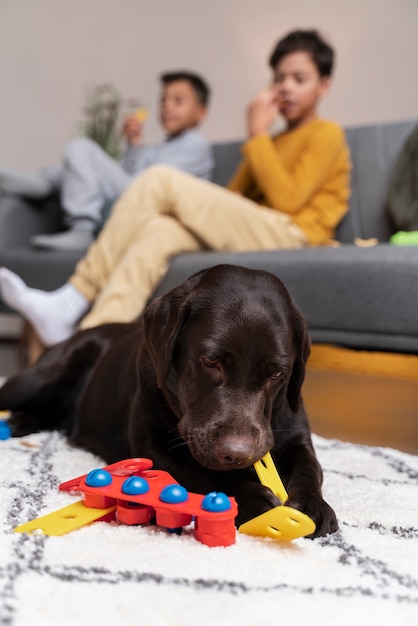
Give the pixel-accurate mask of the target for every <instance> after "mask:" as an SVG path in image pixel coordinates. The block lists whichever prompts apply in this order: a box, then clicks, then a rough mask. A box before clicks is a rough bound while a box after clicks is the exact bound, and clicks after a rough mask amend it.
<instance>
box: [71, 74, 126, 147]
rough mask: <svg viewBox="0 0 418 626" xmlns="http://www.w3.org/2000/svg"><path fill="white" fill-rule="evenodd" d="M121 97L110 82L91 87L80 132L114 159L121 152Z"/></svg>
mask: <svg viewBox="0 0 418 626" xmlns="http://www.w3.org/2000/svg"><path fill="white" fill-rule="evenodd" d="M122 106H123V98H122V96H121V94H120V93H119V91H118V90H117V89H116V87H114V86H113V85H112V84H111V83H102V84H100V85H96V86H95V87H93V88H92V89H91V90H90V92H89V93H88V94H87V104H86V106H85V108H84V114H85V119H84V121H83V122H82V125H81V132H82V133H83V134H84V135H85V136H86V137H89V138H90V139H93V140H94V141H96V142H97V143H98V144H99V146H101V147H102V148H103V150H104V151H105V152H107V153H108V154H109V155H110V156H111V157H113V158H114V159H118V158H119V156H120V153H121V134H120V116H121V111H122Z"/></svg>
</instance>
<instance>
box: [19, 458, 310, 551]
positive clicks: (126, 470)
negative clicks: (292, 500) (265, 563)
mask: <svg viewBox="0 0 418 626" xmlns="http://www.w3.org/2000/svg"><path fill="white" fill-rule="evenodd" d="M254 468H255V470H256V472H257V475H258V477H259V479H260V481H261V483H262V484H263V485H265V486H267V487H269V488H270V489H271V490H272V491H273V493H275V494H276V495H277V496H278V497H279V498H280V500H281V501H282V502H285V501H286V500H287V492H286V489H285V487H284V485H283V483H282V481H281V479H280V476H279V474H278V473H277V470H276V468H275V466H274V463H273V460H272V458H271V455H270V454H267V455H266V456H265V457H263V458H262V459H261V460H260V461H257V463H255V464H254ZM59 489H60V491H66V492H69V493H76V492H77V493H79V492H81V493H82V494H83V495H84V500H79V501H78V502H75V503H74V504H70V505H69V506H66V507H64V508H62V509H59V510H58V511H55V512H53V513H50V514H49V515H44V516H43V517H39V518H37V519H35V520H32V521H30V522H27V523H25V524H22V525H21V526H18V527H17V528H15V532H27V533H34V534H36V533H40V534H45V535H54V536H60V535H64V534H66V533H68V532H71V531H72V530H76V529H78V528H81V527H83V526H86V525H87V524H90V523H92V522H94V521H106V522H109V521H113V520H115V519H116V520H117V521H118V522H119V523H123V524H129V525H140V524H147V523H149V522H150V521H151V520H153V519H154V518H155V521H156V523H157V524H158V525H160V526H163V527H165V528H166V529H167V530H169V531H170V532H180V531H181V529H182V527H183V526H187V525H189V524H190V523H191V522H192V521H193V520H194V536H195V538H196V539H197V541H200V542H201V543H204V544H206V545H208V546H229V545H232V544H233V543H235V525H234V520H235V517H236V515H237V512H238V509H237V505H236V502H235V499H234V498H229V497H228V496H226V495H225V494H224V493H221V492H215V491H213V492H210V493H208V494H207V495H206V496H202V495H198V494H194V493H190V492H188V491H187V490H186V489H185V488H184V487H182V486H181V485H179V484H178V483H177V482H176V481H175V480H174V479H173V478H172V476H171V475H170V474H168V473H167V472H163V471H161V470H154V469H152V461H151V460H150V459H142V458H134V459H127V460H125V461H120V462H118V463H114V464H113V465H108V466H106V467H103V468H99V469H94V470H92V471H91V472H89V474H85V475H83V476H78V477H77V478H73V479H71V480H69V481H66V482H64V483H61V484H60V486H59ZM314 530H315V523H314V522H313V521H312V520H311V519H310V518H309V517H308V516H307V515H305V514H304V513H301V512H300V511H297V510H296V509H293V508H290V507H287V506H283V505H281V506H277V507H275V508H273V509H270V510H269V511H267V512H265V513H263V514H261V515H259V516H257V517H255V518H253V519H252V520H249V521H248V522H246V523H245V524H242V525H241V526H240V527H239V532H241V533H245V534H250V535H258V536H263V537H270V538H272V539H275V540H279V541H291V540H293V539H296V538H298V537H304V536H306V535H310V534H311V533H313V532H314Z"/></svg>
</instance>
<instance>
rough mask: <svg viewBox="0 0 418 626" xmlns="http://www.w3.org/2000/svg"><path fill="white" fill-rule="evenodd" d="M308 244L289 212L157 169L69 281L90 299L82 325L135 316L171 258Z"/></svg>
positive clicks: (115, 214)
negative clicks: (210, 252)
mask: <svg viewBox="0 0 418 626" xmlns="http://www.w3.org/2000/svg"><path fill="white" fill-rule="evenodd" d="M306 245H308V244H307V239H306V236H305V234H304V233H303V232H302V230H301V229H300V228H299V227H298V226H296V225H295V224H294V223H293V222H292V221H291V219H290V218H289V216H288V215H286V214H283V213H279V212H277V211H274V210H272V209H268V208H264V207H260V206H259V205H257V204H255V203H254V202H252V201H251V200H247V199H246V198H243V197H242V196H240V195H239V194H236V193H234V192H231V191H229V190H227V189H225V188H223V187H220V186H218V185H215V184H213V183H210V182H207V181H204V180H202V179H199V178H195V177H193V176H190V175H189V174H185V173H183V172H180V171H179V170H176V169H174V168H171V167H167V166H164V165H155V166H153V167H150V168H149V169H147V170H146V171H145V172H144V173H143V174H142V175H140V176H139V177H138V178H136V179H135V180H134V181H133V182H132V183H131V185H130V186H129V187H128V189H127V190H126V191H125V192H124V193H123V195H122V196H121V198H120V199H119V201H118V202H117V203H116V205H115V206H114V208H113V210H112V213H111V216H110V218H109V220H108V221H107V223H106V225H105V227H104V228H103V230H102V232H101V233H100V235H99V237H98V239H97V240H96V242H95V243H94V244H92V246H91V247H90V248H89V250H88V252H87V254H86V256H85V257H84V258H83V259H82V260H81V261H80V262H79V263H78V265H77V267H76V270H75V273H74V274H73V276H72V277H71V278H70V282H71V284H72V285H74V286H75V287H76V289H78V290H79V291H80V292H81V293H82V294H83V295H84V296H85V297H86V298H87V299H88V300H89V301H90V302H92V308H91V310H90V312H89V313H88V314H87V315H86V317H85V318H84V319H83V320H82V322H81V324H80V326H81V328H90V327H92V326H97V325H99V324H104V323H106V322H126V321H132V320H133V319H135V318H136V317H137V316H138V315H139V314H140V313H141V312H142V310H143V309H144V307H145V305H146V303H147V300H148V298H149V297H150V295H151V294H152V292H153V291H154V289H155V287H156V286H157V284H158V282H159V281H160V280H161V278H162V277H163V276H164V274H165V272H166V271H167V268H168V264H169V261H170V258H171V257H172V256H173V255H175V254H179V253H181V252H186V251H187V252H192V251H195V250H219V251H222V250H230V251H250V250H271V249H277V248H301V247H304V246H306Z"/></svg>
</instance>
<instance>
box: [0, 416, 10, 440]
mask: <svg viewBox="0 0 418 626" xmlns="http://www.w3.org/2000/svg"><path fill="white" fill-rule="evenodd" d="M11 436H12V431H11V430H10V426H9V424H8V423H7V422H6V421H5V420H0V441H6V439H10V437H11Z"/></svg>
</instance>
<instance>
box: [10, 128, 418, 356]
mask: <svg viewBox="0 0 418 626" xmlns="http://www.w3.org/2000/svg"><path fill="white" fill-rule="evenodd" d="M416 123H417V120H409V121H403V122H397V123H386V124H376V125H370V126H359V127H350V128H347V129H346V136H347V140H348V144H349V146H350V150H351V157H352V162H353V173H352V197H351V204H350V211H349V213H348V214H347V216H346V217H345V218H344V220H343V221H342V222H341V224H340V225H339V227H338V230H337V233H336V239H337V240H338V241H339V242H340V243H341V245H340V246H339V247H335V248H334V247H323V248H309V249H303V250H275V251H269V252H251V253H246V252H243V253H232V252H231V253H226V252H222V253H219V252H201V253H189V254H181V255H179V256H177V257H175V258H173V259H172V262H171V264H170V267H169V269H168V271H167V274H166V275H165V277H164V278H163V280H162V281H161V283H160V285H159V286H158V287H157V290H156V292H155V293H154V296H155V295H160V294H162V293H165V292H166V291H168V290H169V289H171V288H172V287H174V286H176V285H178V284H179V283H180V282H182V281H183V280H184V279H186V278H187V277H188V276H190V275H191V274H193V273H194V272H196V271H198V270H200V269H203V268H205V267H209V266H213V265H216V264H218V263H235V264H238V265H244V266H247V267H251V268H259V269H265V270H268V271H270V272H272V273H273V274H276V275H277V276H278V277H279V278H281V279H282V280H283V282H284V283H285V285H286V286H287V288H288V289H289V291H290V293H291V294H292V296H293V298H294V299H295V301H296V302H297V304H298V305H299V307H300V308H301V310H302V312H303V313H304V315H305V317H306V318H307V321H308V326H309V332H310V335H311V338H312V341H314V342H322V343H332V344H336V345H342V346H347V347H351V348H361V349H370V350H384V351H397V352H411V353H418V247H413V246H410V247H397V246H392V245H391V244H389V243H388V239H389V236H390V234H391V228H390V224H389V223H388V220H387V217H386V212H385V206H384V198H385V194H386V188H387V184H388V181H389V177H390V173H391V171H392V168H393V165H394V162H395V159H396V157H397V155H398V153H399V150H400V148H401V147H402V145H403V143H404V141H405V139H406V137H407V136H408V135H409V133H410V132H411V131H412V129H413V128H414V126H415V124H416ZM214 151H215V159H216V169H215V182H217V183H219V184H222V185H223V184H226V182H227V181H228V180H229V178H230V176H231V175H232V173H233V171H234V169H235V166H236V164H237V163H238V161H239V159H240V143H239V142H235V143H234V142H231V143H226V144H216V145H214ZM61 229H62V226H61V220H60V210H59V203H58V200H57V198H54V197H51V198H48V200H47V201H43V202H42V203H38V204H37V203H33V202H31V203H30V202H27V201H25V200H22V199H20V198H15V197H6V196H4V197H3V198H0V266H6V267H8V268H10V269H11V270H13V271H15V272H17V273H18V274H19V275H20V276H21V277H22V278H23V280H25V281H26V282H27V283H28V284H29V285H31V286H33V287H37V288H40V289H47V290H51V289H55V288H57V287H58V286H60V285H62V284H63V283H64V282H65V280H66V279H67V278H68V276H69V275H70V274H71V273H72V271H73V268H74V265H75V263H76V262H77V260H78V255H77V254H75V253H69V252H67V253H56V252H41V251H37V250H34V249H33V248H31V247H30V245H29V243H28V239H29V237H30V236H31V235H32V234H35V233H42V232H54V231H57V230H61ZM374 237H377V238H378V240H379V243H378V245H375V246H373V247H358V246H356V245H354V243H353V242H354V239H355V238H360V239H363V240H366V239H369V238H374ZM6 311H7V307H5V305H4V304H2V303H1V301H0V315H1V312H3V313H5V312H6Z"/></svg>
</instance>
